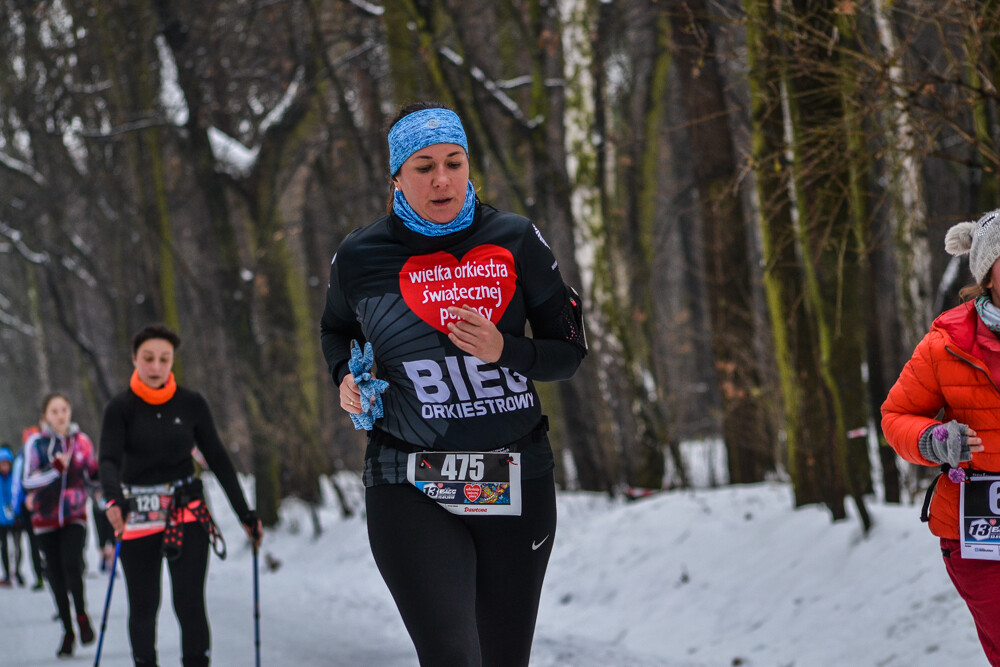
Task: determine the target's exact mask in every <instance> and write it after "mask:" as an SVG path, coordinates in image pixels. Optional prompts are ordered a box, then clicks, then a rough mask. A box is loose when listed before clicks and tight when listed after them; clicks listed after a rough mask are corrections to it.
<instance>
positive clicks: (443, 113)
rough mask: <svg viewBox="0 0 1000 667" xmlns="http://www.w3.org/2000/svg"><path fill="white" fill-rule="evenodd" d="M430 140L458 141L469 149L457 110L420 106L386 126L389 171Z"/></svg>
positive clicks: (392, 170)
mask: <svg viewBox="0 0 1000 667" xmlns="http://www.w3.org/2000/svg"><path fill="white" fill-rule="evenodd" d="M433 144H458V145H459V146H461V147H462V148H464V149H465V153H466V154H468V153H469V142H468V140H467V139H466V138H465V129H464V128H463V127H462V121H461V120H460V119H459V117H458V114H457V113H455V112H454V111H452V110H451V109H422V110H420V111H415V112H413V113H411V114H409V115H406V116H403V117H402V118H400V119H399V121H398V122H397V123H396V124H395V125H393V126H392V129H390V130H389V173H390V174H391V175H393V176H395V175H396V172H397V171H399V168H400V167H401V166H403V163H404V162H406V159H407V158H409V157H410V156H411V155H413V154H414V153H416V152H417V151H419V150H420V149H421V148H426V147H427V146H431V145H433Z"/></svg>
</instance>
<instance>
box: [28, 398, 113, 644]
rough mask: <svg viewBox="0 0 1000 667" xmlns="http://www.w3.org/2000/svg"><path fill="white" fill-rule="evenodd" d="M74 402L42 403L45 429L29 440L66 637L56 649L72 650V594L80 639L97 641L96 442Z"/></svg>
mask: <svg viewBox="0 0 1000 667" xmlns="http://www.w3.org/2000/svg"><path fill="white" fill-rule="evenodd" d="M72 410H73V408H72V406H71V405H70V402H69V399H68V398H66V396H64V395H63V394H58V393H55V394H49V395H48V396H46V397H45V400H44V401H43V402H42V429H41V431H40V432H39V433H36V434H34V435H32V436H31V438H30V439H29V440H28V442H27V443H26V444H25V448H24V452H25V462H24V479H23V484H24V490H25V492H26V494H27V498H26V504H27V505H28V507H29V508H30V509H31V511H32V514H31V524H32V527H33V528H34V531H35V535H36V536H37V539H38V542H39V545H40V546H41V549H42V552H43V553H44V554H45V574H46V577H47V578H48V580H49V587H50V588H51V589H52V595H53V597H55V602H56V608H57V609H58V610H59V619H60V620H61V621H62V624H63V639H62V643H61V644H60V646H59V650H58V652H57V653H56V655H57V656H59V657H60V658H62V657H68V656H71V655H73V645H74V642H75V641H76V635H75V634H74V632H73V617H72V615H71V613H70V605H69V596H70V594H72V595H73V603H74V608H75V611H76V621H77V625H78V626H79V628H80V642H81V643H82V644H89V643H91V642H92V641H94V629H93V626H91V624H90V618H89V617H88V616H87V602H86V595H85V594H84V589H83V569H84V564H83V548H84V545H85V544H86V539H87V499H88V497H89V496H88V487H90V486H92V485H93V484H94V483H96V481H97V459H96V458H94V445H93V443H92V442H91V440H90V438H88V437H87V435H86V434H84V433H82V432H81V431H80V427H79V426H77V425H76V424H74V423H73V422H72V421H71V417H72Z"/></svg>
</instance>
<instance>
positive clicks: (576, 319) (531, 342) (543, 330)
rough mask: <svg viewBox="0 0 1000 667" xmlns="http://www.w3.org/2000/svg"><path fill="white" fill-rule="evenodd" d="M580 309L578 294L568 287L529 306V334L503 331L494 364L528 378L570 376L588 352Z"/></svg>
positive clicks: (548, 378)
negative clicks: (539, 302)
mask: <svg viewBox="0 0 1000 667" xmlns="http://www.w3.org/2000/svg"><path fill="white" fill-rule="evenodd" d="M573 301H576V303H575V305H574V303H573ZM579 308H580V303H579V297H576V296H575V294H573V293H572V292H571V290H570V289H569V288H568V287H567V288H565V289H564V290H560V291H559V292H557V293H556V294H554V295H553V296H552V297H550V298H549V299H548V300H547V301H545V302H544V303H542V304H541V305H540V306H537V307H536V308H532V309H529V311H528V322H530V323H531V334H532V335H531V337H530V338H529V337H526V336H514V335H511V334H506V333H505V334H504V335H503V351H502V352H501V353H500V359H499V360H498V361H497V363H498V364H499V365H501V366H504V367H506V368H509V369H511V370H512V371H516V372H518V373H520V374H521V375H523V376H525V377H527V378H529V379H531V380H538V381H541V382H554V381H557V380H567V379H569V378H571V377H572V376H573V374H574V373H576V369H577V368H579V367H580V362H581V361H583V357H584V356H586V354H587V346H586V340H585V338H584V335H583V316H582V314H581V312H580V311H578V310H577V309H579Z"/></svg>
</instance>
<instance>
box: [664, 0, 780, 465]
mask: <svg viewBox="0 0 1000 667" xmlns="http://www.w3.org/2000/svg"><path fill="white" fill-rule="evenodd" d="M663 11H665V12H667V13H668V14H669V19H670V26H671V36H672V40H673V45H674V52H675V54H676V57H677V69H678V72H679V73H680V77H681V82H682V85H683V88H684V90H685V94H684V108H685V112H686V114H687V128H688V135H689V137H690V143H691V165H692V169H693V171H694V175H695V184H696V187H697V188H698V194H699V196H698V202H699V210H700V214H701V219H702V224H703V225H704V228H705V240H704V243H705V246H704V253H705V266H706V269H707V276H706V283H707V287H708V289H707V293H708V306H709V307H708V310H709V314H710V319H711V325H712V350H713V352H714V355H715V373H716V376H717V379H718V383H719V388H720V395H721V398H722V424H723V439H724V440H725V444H726V451H727V453H728V455H729V479H730V481H731V482H736V483H746V482H759V481H761V480H763V479H764V476H765V475H766V474H767V473H768V472H771V471H772V470H774V467H775V465H774V464H775V454H774V437H773V434H772V433H771V429H770V428H769V423H768V419H767V411H766V403H765V402H764V400H763V398H764V396H763V392H762V389H761V378H760V370H759V368H758V360H757V359H756V358H755V355H754V353H753V351H754V350H755V349H756V337H757V332H756V321H755V318H754V301H753V279H754V278H753V274H752V272H751V270H750V249H749V247H748V237H749V234H748V231H747V228H746V220H747V216H746V214H745V212H744V211H743V206H742V203H741V199H740V197H739V193H738V191H737V189H736V180H737V174H736V163H737V158H736V154H735V148H734V146H733V140H732V131H731V129H730V127H729V122H728V117H729V116H728V110H727V107H726V100H725V98H724V94H723V81H722V77H721V76H720V74H719V72H718V70H717V67H716V65H717V60H716V58H715V57H714V54H715V45H714V40H713V37H712V31H711V30H710V29H709V25H708V14H707V11H708V8H707V4H706V3H705V2H704V0H673V1H672V2H671V3H669V5H668V8H667V9H665V10H663Z"/></svg>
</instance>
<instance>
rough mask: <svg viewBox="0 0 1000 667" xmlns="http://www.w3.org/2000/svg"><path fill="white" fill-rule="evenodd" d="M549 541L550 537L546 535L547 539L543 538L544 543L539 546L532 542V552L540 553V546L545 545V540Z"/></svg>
mask: <svg viewBox="0 0 1000 667" xmlns="http://www.w3.org/2000/svg"><path fill="white" fill-rule="evenodd" d="M547 539H549V536H548V535H546V536H545V537H543V538H542V541H541V542H539V543H538V544H535V543H534V541H532V543H531V550H532V551H538V547H540V546H542V545H543V544H545V540H547Z"/></svg>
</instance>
